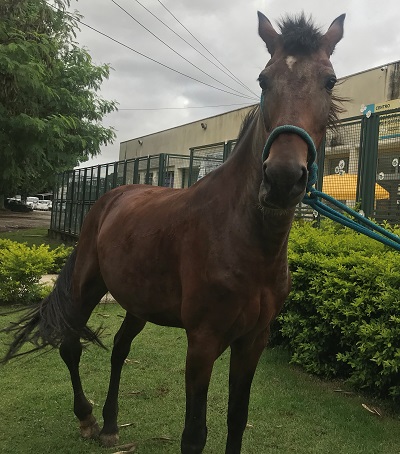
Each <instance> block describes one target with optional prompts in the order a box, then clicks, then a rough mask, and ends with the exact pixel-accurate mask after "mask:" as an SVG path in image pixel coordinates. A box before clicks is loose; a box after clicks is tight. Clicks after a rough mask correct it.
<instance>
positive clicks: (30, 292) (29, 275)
mask: <svg viewBox="0 0 400 454" xmlns="http://www.w3.org/2000/svg"><path fill="white" fill-rule="evenodd" d="M69 252H70V248H63V247H62V246H60V247H58V248H56V249H54V250H50V248H49V246H48V245H40V246H32V247H28V246H27V245H26V244H25V243H17V242H14V241H11V240H7V239H0V304H10V303H23V304H29V303H33V302H36V301H39V300H40V299H42V298H43V296H44V295H45V294H46V293H48V290H49V289H48V288H47V287H46V286H44V285H42V284H40V283H39V280H40V278H41V277H42V276H43V275H44V274H49V273H53V272H55V271H58V270H59V268H60V266H61V265H62V263H63V261H65V258H66V255H67V254H69Z"/></svg>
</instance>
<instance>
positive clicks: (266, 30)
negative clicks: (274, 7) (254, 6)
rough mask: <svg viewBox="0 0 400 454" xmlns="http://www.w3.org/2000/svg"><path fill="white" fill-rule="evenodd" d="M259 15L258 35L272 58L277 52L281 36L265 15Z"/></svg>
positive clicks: (258, 12)
mask: <svg viewBox="0 0 400 454" xmlns="http://www.w3.org/2000/svg"><path fill="white" fill-rule="evenodd" d="M257 14H258V34H259V35H260V37H261V39H262V40H263V41H264V43H265V44H266V45H267V49H268V52H269V53H270V54H271V56H272V55H273V54H274V52H275V50H276V44H277V40H278V37H279V34H278V33H277V32H276V31H275V30H274V27H273V26H272V24H271V22H270V21H269V20H268V19H267V17H265V16H264V14H263V13H260V11H257Z"/></svg>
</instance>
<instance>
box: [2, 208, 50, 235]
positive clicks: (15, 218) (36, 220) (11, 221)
mask: <svg viewBox="0 0 400 454" xmlns="http://www.w3.org/2000/svg"><path fill="white" fill-rule="evenodd" d="M50 219H51V211H35V210H34V211H30V212H28V213H15V212H13V211H9V210H0V232H7V231H12V230H15V229H31V228H45V229H48V228H50Z"/></svg>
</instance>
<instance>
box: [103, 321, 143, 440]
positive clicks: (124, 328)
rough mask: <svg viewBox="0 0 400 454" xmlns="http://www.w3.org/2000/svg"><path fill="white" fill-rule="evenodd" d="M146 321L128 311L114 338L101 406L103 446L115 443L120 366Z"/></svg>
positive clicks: (117, 437)
mask: <svg viewBox="0 0 400 454" xmlns="http://www.w3.org/2000/svg"><path fill="white" fill-rule="evenodd" d="M145 324H146V322H145V321H144V320H140V319H138V318H136V317H134V316H133V315H130V314H129V313H127V314H126V316H125V319H124V321H123V323H122V325H121V327H120V329H119V330H118V332H117V334H116V335H115V338H114V347H113V351H112V354H111V376H110V384H109V387H108V393H107V398H106V402H105V404H104V407H103V419H104V425H103V428H102V430H101V432H100V442H101V444H102V445H103V446H108V447H109V446H114V445H116V444H117V442H118V439H119V436H118V424H117V417H118V392H119V384H120V380H121V371H122V366H123V365H124V362H125V359H126V358H127V356H128V354H129V350H130V348H131V343H132V340H133V339H134V338H135V337H136V336H137V335H138V334H139V333H140V332H141V331H142V329H143V328H144V326H145Z"/></svg>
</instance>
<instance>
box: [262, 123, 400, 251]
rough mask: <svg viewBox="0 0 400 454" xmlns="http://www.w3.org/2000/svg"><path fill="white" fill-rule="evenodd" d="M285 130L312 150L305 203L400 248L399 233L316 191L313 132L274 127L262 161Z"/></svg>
mask: <svg viewBox="0 0 400 454" xmlns="http://www.w3.org/2000/svg"><path fill="white" fill-rule="evenodd" d="M284 133H292V134H297V135H298V136H300V137H301V138H302V139H303V140H304V141H305V142H306V144H307V146H308V153H309V160H308V163H307V169H308V180H307V186H306V194H305V195H304V198H303V200H302V202H303V203H305V204H307V205H310V207H311V208H313V209H314V210H316V211H317V212H318V213H320V214H322V215H323V216H326V217H328V218H330V219H332V220H333V221H336V222H339V223H340V224H342V225H345V226H346V227H350V228H351V229H353V230H355V231H356V232H359V233H363V234H364V235H366V236H368V237H370V238H373V239H375V240H377V241H380V242H381V243H383V244H385V245H386V246H390V247H392V248H394V249H396V250H397V251H400V238H399V237H398V236H397V235H394V234H393V233H391V232H389V231H387V230H386V229H384V228H383V227H381V226H379V225H377V224H375V223H374V222H372V221H370V220H369V219H367V218H365V217H364V216H362V215H361V214H359V213H357V212H356V211H354V210H352V209H351V208H349V207H348V206H347V205H344V204H343V203H341V202H339V201H338V200H336V199H334V198H333V197H331V196H329V195H327V194H325V193H323V192H321V191H317V190H316V189H315V188H314V185H315V183H316V182H317V175H318V166H317V163H316V162H315V160H316V157H317V150H316V148H315V144H314V141H313V140H312V138H311V137H310V135H309V134H308V133H307V131H305V130H304V129H302V128H299V127H298V126H294V125H283V126H278V127H277V128H275V129H274V130H273V131H272V132H271V134H270V135H269V137H268V139H267V142H266V143H265V146H264V149H263V153H262V162H264V161H265V160H266V159H267V158H268V155H269V152H270V149H271V146H272V143H273V141H274V140H275V139H276V138H277V136H278V135H279V134H284ZM320 199H325V200H327V201H328V202H329V203H331V204H332V205H334V206H336V207H337V208H339V209H340V210H342V211H344V212H345V213H347V214H349V215H350V216H353V218H355V219H357V221H358V222H356V221H354V220H353V219H350V218H348V217H346V216H344V215H343V214H342V213H339V212H338V211H336V210H334V209H333V208H331V207H329V206H328V205H326V204H325V203H323V202H321V200H320Z"/></svg>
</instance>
